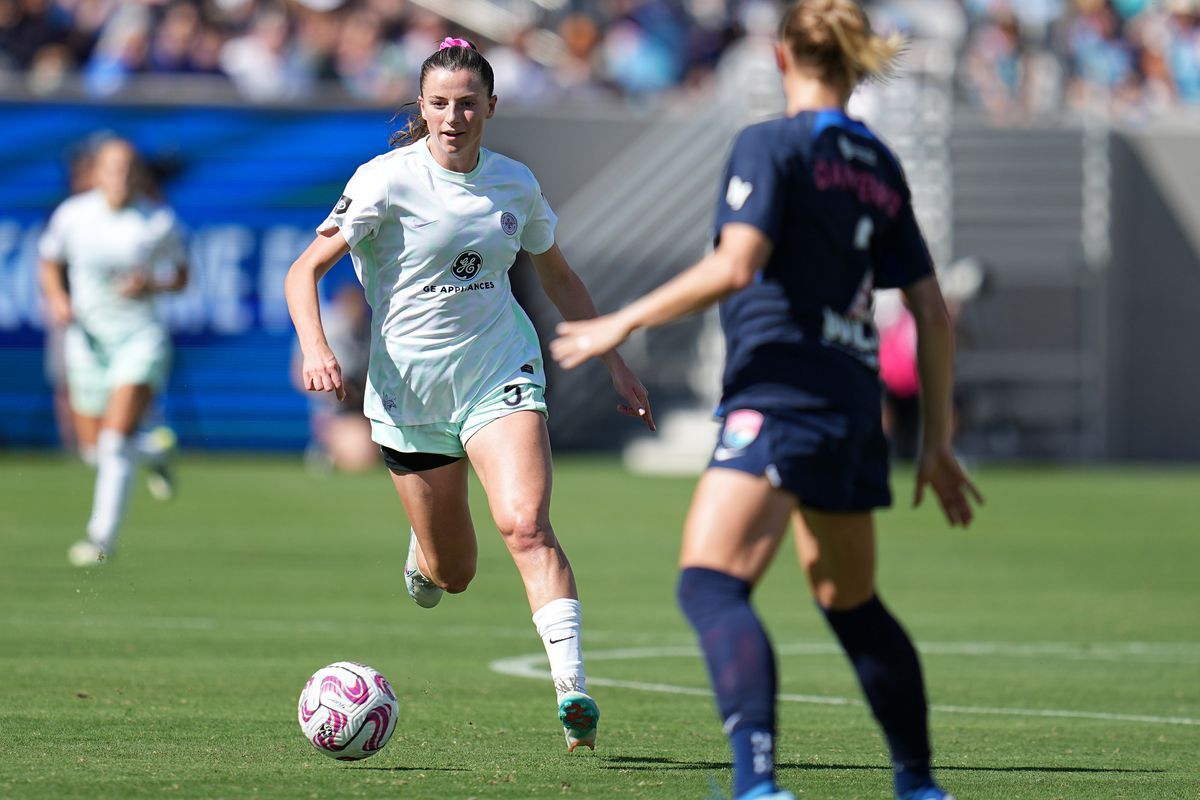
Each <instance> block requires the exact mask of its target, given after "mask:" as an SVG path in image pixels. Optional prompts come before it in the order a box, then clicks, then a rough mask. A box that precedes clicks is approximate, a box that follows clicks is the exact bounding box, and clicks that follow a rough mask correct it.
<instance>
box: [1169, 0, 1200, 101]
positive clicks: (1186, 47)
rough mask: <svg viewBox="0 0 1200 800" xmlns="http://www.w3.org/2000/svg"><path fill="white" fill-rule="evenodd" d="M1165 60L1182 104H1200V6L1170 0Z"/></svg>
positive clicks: (1194, 0) (1186, 1)
mask: <svg viewBox="0 0 1200 800" xmlns="http://www.w3.org/2000/svg"><path fill="white" fill-rule="evenodd" d="M1166 8H1167V10H1168V11H1169V12H1170V21H1169V23H1168V25H1167V44H1166V58H1167V62H1168V65H1169V69H1170V73H1171V76H1172V78H1173V79H1174V89H1175V93H1176V96H1177V97H1178V98H1179V100H1180V102H1182V103H1186V104H1189V105H1196V104H1200V4H1198V3H1197V2H1196V0H1168V2H1167V4H1166Z"/></svg>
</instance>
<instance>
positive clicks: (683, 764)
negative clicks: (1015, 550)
mask: <svg viewBox="0 0 1200 800" xmlns="http://www.w3.org/2000/svg"><path fill="white" fill-rule="evenodd" d="M600 760H601V761H604V762H606V764H607V765H608V766H606V767H605V769H630V770H658V769H698V770H712V769H729V768H730V767H731V766H732V764H731V763H730V762H728V761H681V760H679V759H674V758H665V757H661V756H603V757H602V758H601V759H600ZM775 769H776V770H790V769H794V770H799V771H801V772H804V771H809V772H811V771H819V770H858V771H878V772H891V771H892V768H891V767H889V766H886V765H884V764H789V763H787V762H784V763H779V764H776V765H775ZM934 771H935V772H1066V773H1078V774H1097V775H1105V774H1115V773H1133V774H1151V775H1157V774H1163V773H1165V772H1166V770H1163V769H1124V768H1121V767H1111V768H1101V767H1039V766H1013V767H968V766H953V765H951V766H938V767H935V768H934Z"/></svg>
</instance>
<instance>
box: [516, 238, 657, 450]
mask: <svg viewBox="0 0 1200 800" xmlns="http://www.w3.org/2000/svg"><path fill="white" fill-rule="evenodd" d="M529 259H530V261H532V262H533V267H534V269H535V270H537V275H538V280H539V281H540V282H541V284H542V290H543V291H544V292H545V293H546V297H548V298H550V302H552V303H554V307H555V308H557V309H558V312H559V313H560V314H562V315H563V319H565V320H589V319H592V318H594V317H595V316H596V304H595V303H594V302H593V301H592V295H591V293H590V292H589V291H588V289H587V286H585V285H584V283H583V280H582V279H581V278H580V277H579V274H578V273H576V272H575V270H573V269H571V265H570V264H568V263H567V259H566V257H565V256H563V254H562V251H561V250H560V249H559V247H558V244H557V243H556V244H553V245H551V246H550V249H549V250H547V251H545V252H544V253H536V254H535V253H530V254H529ZM601 360H602V361H603V362H604V366H606V367H608V372H609V374H610V375H611V376H612V380H613V387H614V388H615V389H616V390H617V394H619V395H620V396H621V398H622V399H623V400H624V401H625V402H624V403H623V404H621V405H619V406H617V410H618V411H620V412H621V413H622V414H625V415H627V416H633V417H641V418H643V419H644V420H645V421H646V427H648V428H649V429H650V430H654V429H655V426H654V415H653V414H652V413H651V410H650V393H649V392H648V391H647V390H646V387H645V386H643V385H642V382H641V381H639V380H638V379H637V376H635V375H634V374H633V371H632V370H630V369H629V366H628V365H627V364H626V363H625V360H624V359H623V358H621V354H620V353H618V352H617V351H616V349H615V347H614V348H612V349H610V350H609V351H608V352H607V353H605V354H604V355H603V356H602V358H601Z"/></svg>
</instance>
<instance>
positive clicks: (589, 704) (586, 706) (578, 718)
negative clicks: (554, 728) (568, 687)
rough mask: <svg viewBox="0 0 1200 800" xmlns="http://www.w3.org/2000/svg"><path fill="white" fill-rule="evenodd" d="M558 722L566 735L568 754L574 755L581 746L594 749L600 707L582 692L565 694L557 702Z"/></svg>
mask: <svg viewBox="0 0 1200 800" xmlns="http://www.w3.org/2000/svg"><path fill="white" fill-rule="evenodd" d="M558 721H559V722H561V723H562V725H563V731H564V732H565V733H566V735H567V752H568V753H574V752H575V748H576V747H579V745H581V744H582V745H587V747H588V748H590V749H592V750H595V749H596V726H597V725H598V724H599V722H600V707H599V706H597V705H596V701H595V700H593V699H592V698H590V697H588V696H587V695H586V694H584V693H583V692H567V693H566V694H564V695H563V696H562V697H561V698H560V699H559V701H558Z"/></svg>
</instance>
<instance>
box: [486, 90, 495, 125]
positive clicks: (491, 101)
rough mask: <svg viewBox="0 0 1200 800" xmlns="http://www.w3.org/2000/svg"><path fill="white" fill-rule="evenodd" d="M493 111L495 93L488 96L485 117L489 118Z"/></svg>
mask: <svg viewBox="0 0 1200 800" xmlns="http://www.w3.org/2000/svg"><path fill="white" fill-rule="evenodd" d="M495 113H496V95H492V96H491V97H489V98H488V113H487V118H488V119H491V118H492V115H493V114H495Z"/></svg>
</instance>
